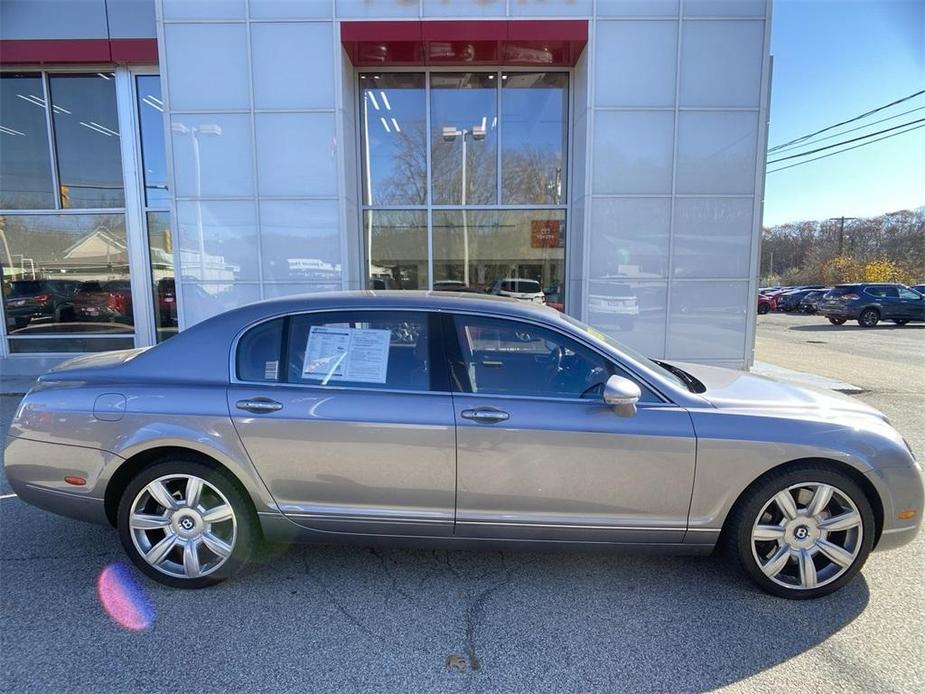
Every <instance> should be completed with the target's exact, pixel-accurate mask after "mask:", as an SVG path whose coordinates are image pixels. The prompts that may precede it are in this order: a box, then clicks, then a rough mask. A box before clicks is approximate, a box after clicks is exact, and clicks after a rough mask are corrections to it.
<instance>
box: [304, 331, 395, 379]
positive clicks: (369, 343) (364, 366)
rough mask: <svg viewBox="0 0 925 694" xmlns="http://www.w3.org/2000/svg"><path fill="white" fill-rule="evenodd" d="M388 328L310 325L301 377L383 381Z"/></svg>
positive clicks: (387, 350)
mask: <svg viewBox="0 0 925 694" xmlns="http://www.w3.org/2000/svg"><path fill="white" fill-rule="evenodd" d="M391 337H392V331H391V330H370V329H364V328H332V327H327V326H318V325H313V326H312V328H311V330H310V331H309V333H308V344H307V345H306V347H305V361H304V363H303V364H302V377H303V378H311V379H320V380H321V382H322V383H328V382H329V381H358V382H361V383H385V379H386V375H387V373H388V368H389V342H390V340H391Z"/></svg>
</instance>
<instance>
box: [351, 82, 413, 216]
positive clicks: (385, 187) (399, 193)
mask: <svg viewBox="0 0 925 694" xmlns="http://www.w3.org/2000/svg"><path fill="white" fill-rule="evenodd" d="M425 98H426V97H425V95H424V75H423V73H414V72H408V73H390V74H382V75H376V74H369V75H360V109H361V117H362V123H361V126H360V129H361V137H362V147H363V152H362V159H363V161H362V167H363V202H364V203H365V204H367V205H423V204H424V203H425V202H427V132H426V130H427V126H426V113H425Z"/></svg>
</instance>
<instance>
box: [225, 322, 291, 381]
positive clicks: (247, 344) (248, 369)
mask: <svg viewBox="0 0 925 694" xmlns="http://www.w3.org/2000/svg"><path fill="white" fill-rule="evenodd" d="M282 340H283V319H282V318H276V319H275V320H271V321H267V322H266V323H261V324H259V325H256V326H254V327H253V328H251V329H250V330H248V331H247V332H246V333H244V335H243V337H241V339H240V340H239V341H238V352H237V354H236V355H235V363H236V371H237V376H238V379H239V380H241V381H263V382H267V383H273V382H276V381H279V354H280V348H281V346H282Z"/></svg>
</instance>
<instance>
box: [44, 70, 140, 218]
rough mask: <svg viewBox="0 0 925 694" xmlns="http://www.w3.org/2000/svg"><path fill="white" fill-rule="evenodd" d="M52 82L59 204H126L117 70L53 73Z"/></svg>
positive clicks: (50, 83)
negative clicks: (114, 73)
mask: <svg viewBox="0 0 925 694" xmlns="http://www.w3.org/2000/svg"><path fill="white" fill-rule="evenodd" d="M49 87H50V89H51V103H52V107H53V111H54V126H55V128H54V129H55V149H56V151H57V155H58V178H59V183H60V186H61V207H64V208H76V207H124V205H125V195H124V191H123V187H122V152H121V149H120V143H119V140H120V134H119V116H118V112H117V111H116V82H115V79H114V75H113V73H111V72H108V73H107V72H100V73H97V74H93V75H53V76H51V77H49Z"/></svg>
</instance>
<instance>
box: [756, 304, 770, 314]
mask: <svg viewBox="0 0 925 694" xmlns="http://www.w3.org/2000/svg"><path fill="white" fill-rule="evenodd" d="M770 310H771V306H770V305H769V304H758V315H759V316H763V315H764V314H766V313H767V312H768V311H770Z"/></svg>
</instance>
